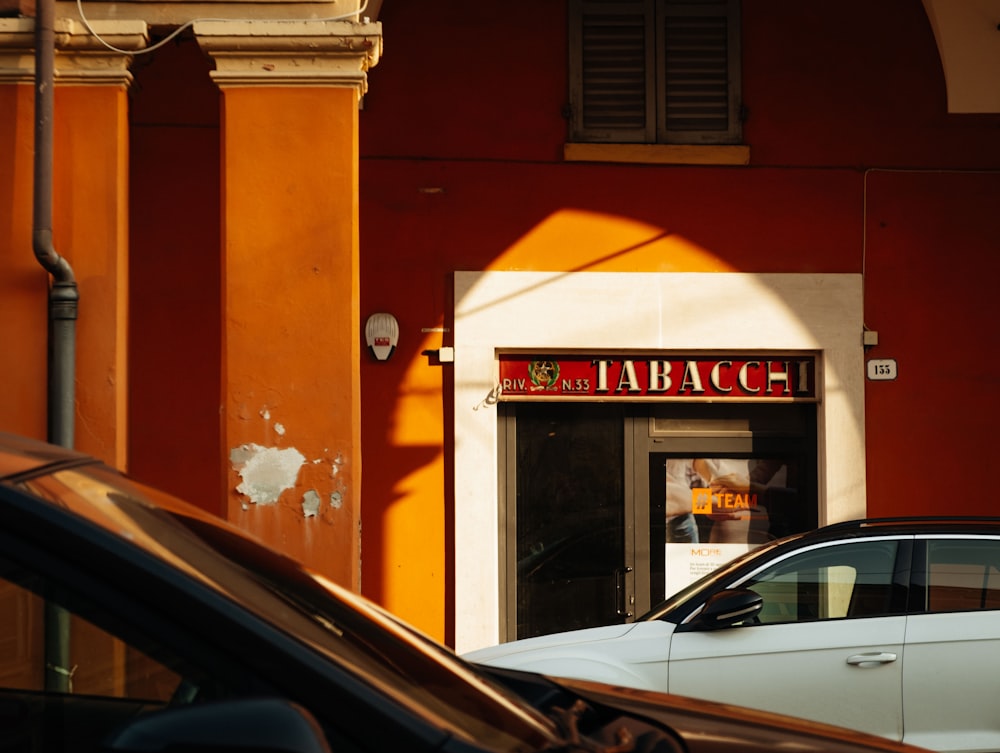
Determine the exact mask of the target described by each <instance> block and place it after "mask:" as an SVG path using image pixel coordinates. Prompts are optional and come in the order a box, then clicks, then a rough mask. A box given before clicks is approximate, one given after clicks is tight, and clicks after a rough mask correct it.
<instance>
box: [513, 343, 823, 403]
mask: <svg viewBox="0 0 1000 753" xmlns="http://www.w3.org/2000/svg"><path fill="white" fill-rule="evenodd" d="M500 390H501V392H500V399H501V400H504V399H506V400H528V399H546V400H552V399H553V398H556V399H558V398H560V397H562V398H569V397H576V398H590V399H611V398H625V399H636V398H657V399H669V398H673V399H686V400H692V399H712V400H778V401H786V400H802V401H808V400H815V399H816V359H815V356H813V355H805V354H804V355H795V356H776V355H760V356H747V355H740V356H736V355H733V356H702V355H698V356H694V355H692V356H687V355H671V356H669V357H663V356H662V355H650V356H635V355H628V356H605V355H560V356H545V355H539V354H531V355H522V354H507V353H504V354H501V355H500Z"/></svg>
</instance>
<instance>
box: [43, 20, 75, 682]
mask: <svg viewBox="0 0 1000 753" xmlns="http://www.w3.org/2000/svg"><path fill="white" fill-rule="evenodd" d="M54 21H55V2H54V0H38V2H37V4H36V10H35V165H34V167H35V174H34V217H33V228H32V246H33V247H34V250H35V256H36V258H37V259H38V262H39V263H40V264H41V265H42V266H43V267H44V268H45V269H46V270H47V271H48V273H49V274H50V275H52V282H51V285H50V287H49V347H48V364H49V380H48V439H49V441H50V442H52V443H53V444H58V445H62V446H63V447H72V446H73V419H74V415H73V413H74V404H75V402H76V396H75V390H74V380H75V377H76V374H75V362H76V314H77V302H78V301H79V292H78V291H77V287H76V279H75V278H74V277H73V270H72V268H71V267H70V265H69V263H68V262H67V261H66V260H65V259H64V258H62V257H61V256H59V254H57V253H56V250H55V248H54V247H53V245H52V130H53V113H54V111H55V107H54V99H55V98H54V96H53V88H54V85H55V22H54ZM45 607H46V608H45V666H46V672H45V687H46V688H47V689H48V690H52V691H58V692H63V693H68V692H71V691H72V682H71V679H72V669H70V658H69V644H70V626H69V613H68V612H66V610H65V609H63V608H61V607H60V606H59V605H57V604H54V603H52V602H50V601H46V604H45Z"/></svg>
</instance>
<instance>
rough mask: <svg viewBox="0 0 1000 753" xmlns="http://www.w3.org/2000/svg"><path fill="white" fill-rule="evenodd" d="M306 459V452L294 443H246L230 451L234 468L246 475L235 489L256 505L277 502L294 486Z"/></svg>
mask: <svg viewBox="0 0 1000 753" xmlns="http://www.w3.org/2000/svg"><path fill="white" fill-rule="evenodd" d="M305 460H306V459H305V456H304V455H303V454H302V453H301V452H299V451H298V450H296V449H295V448H294V447H290V448H288V449H285V450H279V449H278V448H277V447H261V446H260V445H258V444H245V445H241V446H240V447H235V448H233V449H232V450H231V451H230V453H229V461H230V462H231V463H232V465H233V469H234V470H235V471H237V472H238V473H239V474H240V478H241V479H243V481H242V483H240V485H239V486H237V487H236V491H238V492H239V493H240V494H245V495H246V496H247V497H249V499H250V501H251V502H252V503H254V504H257V505H271V504H274V503H275V502H277V501H278V497H280V496H281V493H282V492H283V491H285V489H291V488H292V487H294V486H295V481H296V479H297V478H298V475H299V468H301V467H302V464H303V463H304V462H305Z"/></svg>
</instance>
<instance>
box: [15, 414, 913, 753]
mask: <svg viewBox="0 0 1000 753" xmlns="http://www.w3.org/2000/svg"><path fill="white" fill-rule="evenodd" d="M775 749H786V750H794V751H797V752H801V753H807V752H808V751H842V752H844V753H847V752H849V751H850V752H853V753H860V752H862V751H874V750H883V751H884V750H894V751H899V752H903V751H908V750H915V749H913V748H907V747H905V746H901V745H896V744H892V743H888V742H886V741H884V740H881V739H878V738H874V737H869V736H866V735H859V734H857V733H851V732H847V731H844V730H839V729H837V728H833V727H826V726H823V725H817V724H814V723H810V722H804V721H799V720H795V719H789V718H785V717H781V716H777V715H771V714H765V713H758V712H749V711H744V710H741V709H738V708H735V707H729V706H722V705H717V704H713V703H705V702H701V701H698V702H695V701H690V700H688V699H683V698H675V697H671V696H666V695H661V694H657V693H649V692H640V691H630V690H625V689H621V688H613V687H609V686H604V685H600V684H594V683H577V684H574V683H559V682H555V681H552V680H549V679H547V678H545V677H542V676H540V675H536V674H531V673H524V672H518V671H511V670H503V669H496V670H484V669H482V668H479V667H476V666H474V665H472V664H469V663H467V662H465V661H463V660H462V659H460V658H458V657H457V656H455V654H454V653H453V652H452V651H450V650H449V649H447V648H445V647H443V646H441V645H440V644H437V643H436V642H434V641H432V640H430V639H428V638H427V637H425V636H423V635H421V634H419V633H418V632H416V631H414V630H413V629H411V628H409V627H407V626H405V625H404V624H402V623H401V622H400V621H398V620H397V619H395V618H393V617H392V616H391V615H389V614H387V613H386V612H385V611H383V610H381V609H380V608H378V607H376V606H375V605H373V604H371V603H369V602H367V601H366V600H364V599H363V598H361V597H359V596H357V595H355V594H352V593H350V592H347V591H345V590H344V589H342V588H339V587H337V586H336V585H334V584H333V583H330V582H329V581H328V580H326V579H325V578H323V577H322V576H319V575H317V574H315V573H310V572H308V571H307V570H305V569H303V568H302V567H301V566H299V565H298V564H296V563H295V562H293V561H291V560H289V559H287V558H285V557H283V556H281V555H279V554H277V553H275V552H273V551H271V550H269V549H267V548H265V547H263V546H261V545H260V544H258V543H256V542H255V541H253V540H252V539H250V538H249V537H247V536H246V535H245V534H244V533H243V532H241V531H240V530H239V529H237V528H235V527H233V526H230V525H228V524H226V523H224V522H223V521H221V520H218V519H216V518H214V517H212V516H210V515H208V514H206V513H204V512H202V511H201V510H199V509H198V508H195V507H193V506H190V505H187V504H185V503H183V502H180V501H178V500H176V499H174V498H171V497H169V496H168V495H165V494H163V493H161V492H158V491H155V490H153V489H150V488H148V487H146V486H143V485H141V484H138V483H135V482H134V481H131V480H129V479H128V478H126V477H125V476H123V475H122V474H120V473H118V472H116V471H114V470H112V469H110V468H108V467H106V466H103V465H101V464H100V463H98V462H97V461H95V460H94V459H92V458H89V457H86V456H84V455H81V454H78V453H75V452H71V451H67V450H64V449H61V448H56V447H53V446H50V445H46V444H43V443H38V442H33V441H29V440H25V439H23V438H18V437H12V436H9V435H3V434H0V751H17V752H18V753H21V752H22V751H23V752H24V753H55V752H59V753H65V752H75V751H80V752H81V753H89V752H91V751H134V752H138V751H164V753H166V752H167V751H169V752H170V753H184V752H190V753H194V752H195V751H197V752H198V753H223V752H226V753H233V752H235V751H259V752H260V753H264V752H265V751H267V752H268V753H277V752H280V751H287V752H289V753H326V752H328V751H334V752H335V753H342V752H343V753H355V752H356V753H362V752H366V751H380V752H382V751H384V752H388V751H393V752H395V751H406V753H420V752H421V751H442V752H443V753H447V752H451V753H458V752H462V753H467V752H468V753H472V752H476V751H496V752H501V751H503V752H509V753H529V752H530V751H553V752H555V751H590V752H591V753H596V752H598V751H607V752H608V753H611V752H612V751H614V752H615V753H629V752H630V751H636V752H637V753H640V752H642V753H645V752H650V753H652V752H653V751H660V752H662V753H681V752H683V751H690V752H691V753H708V752H709V751H731V752H735V751H741V752H746V753H752V752H753V751H764V750H768V751H772V750H775Z"/></svg>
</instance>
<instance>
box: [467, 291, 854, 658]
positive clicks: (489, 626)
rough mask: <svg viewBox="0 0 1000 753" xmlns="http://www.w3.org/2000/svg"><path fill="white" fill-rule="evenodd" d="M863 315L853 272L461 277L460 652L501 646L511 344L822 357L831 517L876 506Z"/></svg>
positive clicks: (824, 516) (825, 484)
mask: <svg viewBox="0 0 1000 753" xmlns="http://www.w3.org/2000/svg"><path fill="white" fill-rule="evenodd" d="M862 310H863V298H862V280H861V276H860V275H854V274H819V275H811V274H764V275H755V274H744V273H631V272H582V273H566V272H456V273H455V324H454V345H455V362H454V369H455V393H454V399H455V403H454V410H455V426H454V430H455V623H456V624H455V644H456V645H455V648H456V650H457V651H458V652H459V653H463V652H465V651H471V650H473V649H476V648H480V647H483V646H489V645H493V644H496V643H497V642H498V640H499V625H500V592H499V587H500V586H499V584H500V550H499V541H500V538H499V537H500V524H499V502H498V446H497V411H496V401H497V399H498V397H499V394H498V391H499V388H498V360H497V354H498V353H499V352H503V351H508V352H522V353H523V352H531V351H541V352H546V353H550V354H559V353H573V352H577V353H593V352H602V351H603V352H614V351H618V352H629V351H635V352H644V353H649V352H651V351H653V352H657V351H664V352H668V351H675V352H684V353H696V352H699V351H706V352H712V351H717V352H737V351H744V352H750V353H760V352H766V351H772V350H773V351H782V352H788V351H809V352H814V353H816V354H817V356H818V363H817V385H818V389H819V405H818V409H817V432H818V437H817V446H818V452H819V458H818V467H819V487H820V488H819V505H820V509H819V516H820V523H821V524H822V523H826V522H833V521H837V520H846V519H849V518H855V517H863V516H864V514H865V509H866V500H865V437H864V348H863V346H862V331H863V319H862Z"/></svg>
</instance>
